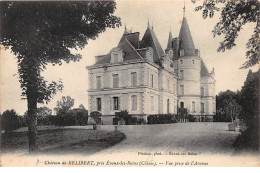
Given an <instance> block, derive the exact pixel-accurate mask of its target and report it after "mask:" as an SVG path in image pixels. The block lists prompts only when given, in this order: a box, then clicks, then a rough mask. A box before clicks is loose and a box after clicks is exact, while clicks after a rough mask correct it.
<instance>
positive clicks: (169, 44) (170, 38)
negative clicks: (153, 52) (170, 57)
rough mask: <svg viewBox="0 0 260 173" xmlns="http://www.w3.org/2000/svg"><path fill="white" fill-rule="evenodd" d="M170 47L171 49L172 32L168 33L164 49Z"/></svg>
mask: <svg viewBox="0 0 260 173" xmlns="http://www.w3.org/2000/svg"><path fill="white" fill-rule="evenodd" d="M170 49H172V32H170V33H169V37H168V44H167V47H166V50H165V51H167V50H170Z"/></svg>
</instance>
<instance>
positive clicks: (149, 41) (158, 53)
mask: <svg viewBox="0 0 260 173" xmlns="http://www.w3.org/2000/svg"><path fill="white" fill-rule="evenodd" d="M146 47H152V48H153V50H154V53H153V59H154V62H157V61H158V60H159V59H160V58H161V57H162V55H163V54H164V51H163V49H162V46H161V44H160V43H159V41H158V39H157V37H156V35H155V33H154V31H153V30H152V29H151V28H150V27H149V26H148V27H147V29H146V31H145V33H144V36H143V38H142V41H141V43H140V48H146Z"/></svg>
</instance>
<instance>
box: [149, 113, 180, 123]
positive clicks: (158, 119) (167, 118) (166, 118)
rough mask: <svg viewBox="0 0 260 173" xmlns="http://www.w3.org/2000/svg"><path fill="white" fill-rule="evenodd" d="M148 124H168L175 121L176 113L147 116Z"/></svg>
mask: <svg viewBox="0 0 260 173" xmlns="http://www.w3.org/2000/svg"><path fill="white" fill-rule="evenodd" d="M147 120H148V124H170V123H176V122H177V120H176V115H174V114H157V115H149V116H148V117H147Z"/></svg>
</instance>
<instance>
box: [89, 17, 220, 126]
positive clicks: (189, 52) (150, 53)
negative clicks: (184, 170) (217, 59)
mask: <svg viewBox="0 0 260 173" xmlns="http://www.w3.org/2000/svg"><path fill="white" fill-rule="evenodd" d="M139 36H140V34H139V32H134V33H132V32H130V31H128V30H127V29H125V32H124V34H123V36H122V38H121V40H120V41H119V44H118V46H117V47H115V48H113V49H112V50H111V51H110V52H109V53H108V54H106V55H101V56H96V63H95V64H94V65H92V66H88V67H87V69H88V73H89V90H88V98H89V100H88V102H89V111H90V112H93V111H99V112H101V113H102V117H101V120H102V123H103V124H112V123H113V118H114V116H115V112H118V111H121V110H128V112H129V113H130V114H132V115H135V116H137V117H139V118H144V119H145V118H146V116H147V115H152V114H177V110H178V108H179V107H183V108H187V109H188V110H189V112H190V113H191V114H192V115H194V116H195V117H196V120H197V121H211V120H212V119H213V115H215V112H216V103H215V83H216V81H215V73H214V69H213V70H212V71H211V72H209V71H208V69H207V67H206V65H205V63H204V62H203V60H202V58H201V57H200V53H199V50H198V49H195V46H194V43H193V39H192V36H191V33H190V29H189V26H188V23H187V19H186V18H185V17H183V21H182V26H181V29H180V33H179V37H176V38H172V34H171V32H170V33H169V39H168V44H167V48H166V50H165V51H164V50H163V49H162V47H161V45H160V43H159V41H158V39H157V37H156V35H155V32H154V31H153V28H152V27H151V26H149V24H148V27H147V29H146V32H145V34H144V36H143V38H142V39H141V40H139Z"/></svg>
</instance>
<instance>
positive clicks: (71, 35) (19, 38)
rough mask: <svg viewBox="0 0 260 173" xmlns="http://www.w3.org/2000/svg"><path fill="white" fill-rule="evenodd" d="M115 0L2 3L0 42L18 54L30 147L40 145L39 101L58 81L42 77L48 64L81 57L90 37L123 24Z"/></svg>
mask: <svg viewBox="0 0 260 173" xmlns="http://www.w3.org/2000/svg"><path fill="white" fill-rule="evenodd" d="M115 9H116V3H115V2H114V1H107V2H104V1H102V2H94V1H82V2H70V1H69V2H60V1H59V2H58V1H57V2H47V1H43V2H39V1H36V2H28V1H27V2H11V1H10V2H2V1H1V3H0V21H1V37H0V43H1V44H2V45H3V46H5V48H6V49H11V51H12V52H13V53H14V54H15V55H16V56H17V63H18V73H19V78H20V80H19V82H20V84H21V88H22V96H23V98H24V99H26V100H27V105H28V124H29V127H28V129H29V130H28V131H29V152H32V151H36V150H38V144H37V121H36V113H37V103H43V102H48V101H50V99H51V98H52V96H53V95H54V94H56V92H57V91H60V90H62V87H63V86H62V83H61V81H59V82H54V81H53V82H51V83H50V84H48V82H47V81H46V80H44V78H43V77H42V76H41V73H42V71H43V70H45V69H46V65H48V64H49V63H51V64H53V65H55V64H59V65H61V64H62V63H63V62H66V63H69V62H70V61H79V60H80V59H81V55H79V54H72V53H71V50H72V49H76V50H77V49H82V48H84V46H85V45H86V44H87V43H88V40H89V39H96V38H97V37H98V35H99V34H100V33H102V32H104V31H105V30H106V28H107V27H109V28H115V27H119V26H120V25H121V22H120V18H118V17H116V16H114V15H113V13H114V11H115Z"/></svg>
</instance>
